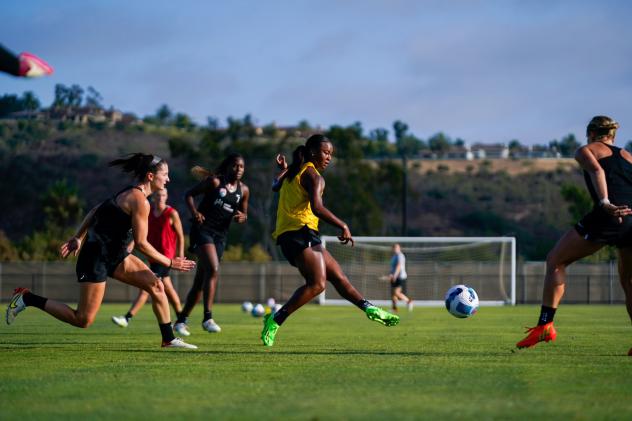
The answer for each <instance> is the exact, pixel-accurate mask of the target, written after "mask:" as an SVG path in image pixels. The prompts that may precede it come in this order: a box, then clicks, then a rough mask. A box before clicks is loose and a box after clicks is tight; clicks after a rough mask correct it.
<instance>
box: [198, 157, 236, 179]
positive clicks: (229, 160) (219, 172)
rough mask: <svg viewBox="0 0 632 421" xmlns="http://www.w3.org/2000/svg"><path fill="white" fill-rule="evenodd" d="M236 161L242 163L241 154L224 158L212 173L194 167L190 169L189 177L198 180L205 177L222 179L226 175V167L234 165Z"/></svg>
mask: <svg viewBox="0 0 632 421" xmlns="http://www.w3.org/2000/svg"><path fill="white" fill-rule="evenodd" d="M238 159H241V160H242V161H243V160H244V157H243V156H242V155H241V154H238V153H236V152H234V153H231V154H230V155H228V156H227V157H226V158H224V159H223V160H222V162H221V163H220V164H219V166H218V167H217V169H216V170H215V172H212V171H211V170H209V169H206V168H204V167H201V166H199V165H196V166H194V167H193V168H191V175H193V177H195V178H196V179H198V180H203V179H205V178H207V177H224V176H225V175H226V173H227V172H228V167H229V166H230V165H232V164H233V163H235V161H237V160H238Z"/></svg>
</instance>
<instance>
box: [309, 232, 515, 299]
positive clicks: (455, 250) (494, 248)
mask: <svg viewBox="0 0 632 421" xmlns="http://www.w3.org/2000/svg"><path fill="white" fill-rule="evenodd" d="M354 241H355V246H354V247H351V245H349V244H348V245H343V244H341V243H340V242H339V241H338V239H337V238H336V237H333V236H323V237H322V242H323V245H324V246H325V248H326V249H327V250H328V251H329V252H330V253H331V255H332V256H333V257H334V258H335V259H336V260H337V261H338V263H339V264H340V266H341V267H342V270H343V271H344V272H345V274H346V275H347V277H348V278H349V280H350V281H351V283H352V284H353V285H354V286H355V287H356V289H358V290H359V291H360V293H361V294H362V295H363V296H364V297H365V298H366V299H367V300H369V301H371V302H373V303H375V304H377V305H381V306H387V305H390V303H391V301H390V300H391V289H390V281H389V279H388V274H389V272H390V260H391V257H392V256H393V253H392V246H393V244H395V243H398V244H399V245H400V246H401V251H402V253H404V255H405V256H406V272H407V274H408V279H407V282H406V287H407V288H406V289H407V291H406V294H407V295H408V296H409V297H410V298H412V299H413V300H414V303H415V305H420V306H439V305H444V296H445V293H446V292H447V291H448V289H449V288H450V287H451V286H452V285H456V284H465V285H469V286H471V287H472V288H474V290H476V292H477V293H478V297H479V300H480V304H481V305H505V304H510V305H514V304H515V303H516V292H515V291H516V239H515V238H514V237H354ZM319 302H320V304H325V305H342V304H351V303H349V302H348V301H346V300H345V299H343V298H342V297H341V296H340V295H339V294H338V293H337V291H336V290H335V288H332V287H331V286H328V287H327V290H326V291H325V292H323V293H322V294H321V295H320V297H319Z"/></svg>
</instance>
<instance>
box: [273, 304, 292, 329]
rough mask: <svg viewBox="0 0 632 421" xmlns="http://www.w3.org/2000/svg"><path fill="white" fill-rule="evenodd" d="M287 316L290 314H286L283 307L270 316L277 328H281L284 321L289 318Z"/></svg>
mask: <svg viewBox="0 0 632 421" xmlns="http://www.w3.org/2000/svg"><path fill="white" fill-rule="evenodd" d="M289 315H290V313H288V312H287V309H286V308H285V306H283V307H281V308H280V309H279V310H278V311H277V312H276V313H274V316H272V318H273V319H274V321H275V322H276V323H277V324H278V325H279V326H281V325H282V324H283V322H284V321H285V319H287V318H288V317H289Z"/></svg>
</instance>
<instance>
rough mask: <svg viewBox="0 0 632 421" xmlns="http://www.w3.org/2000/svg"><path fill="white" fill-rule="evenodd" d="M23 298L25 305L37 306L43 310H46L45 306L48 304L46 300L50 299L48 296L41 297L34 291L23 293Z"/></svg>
mask: <svg viewBox="0 0 632 421" xmlns="http://www.w3.org/2000/svg"><path fill="white" fill-rule="evenodd" d="M22 300H24V305H25V306H27V307H37V308H39V309H41V310H44V306H45V305H46V301H48V298H46V297H40V296H39V295H35V294H33V293H32V292H27V293H25V294H24V295H22Z"/></svg>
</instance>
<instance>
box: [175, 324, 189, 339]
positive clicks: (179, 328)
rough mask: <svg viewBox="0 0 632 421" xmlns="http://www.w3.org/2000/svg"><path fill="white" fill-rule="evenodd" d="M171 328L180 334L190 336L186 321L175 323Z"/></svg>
mask: <svg viewBox="0 0 632 421" xmlns="http://www.w3.org/2000/svg"><path fill="white" fill-rule="evenodd" d="M173 330H174V331H175V332H176V333H177V334H178V335H181V336H191V332H189V328H188V327H187V325H186V323H176V324H175V325H173Z"/></svg>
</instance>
